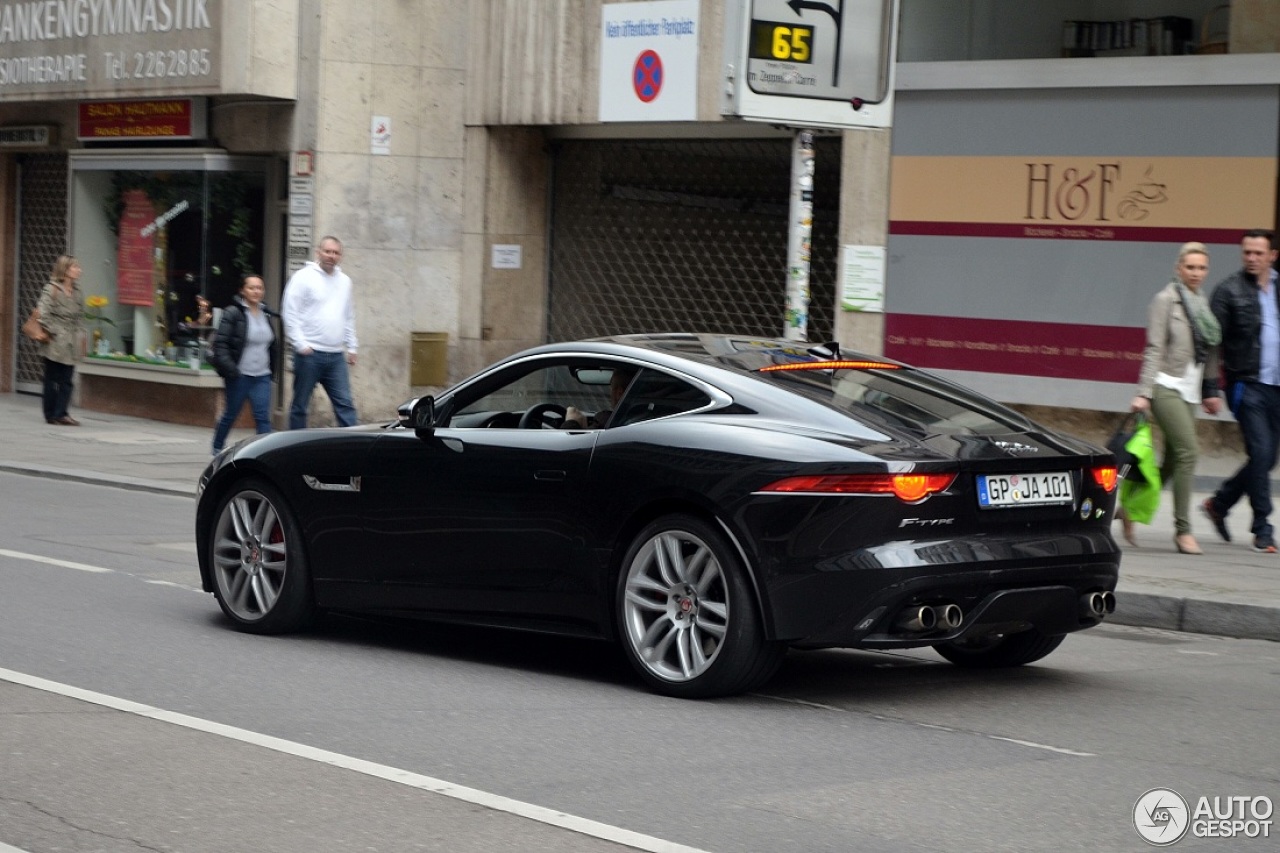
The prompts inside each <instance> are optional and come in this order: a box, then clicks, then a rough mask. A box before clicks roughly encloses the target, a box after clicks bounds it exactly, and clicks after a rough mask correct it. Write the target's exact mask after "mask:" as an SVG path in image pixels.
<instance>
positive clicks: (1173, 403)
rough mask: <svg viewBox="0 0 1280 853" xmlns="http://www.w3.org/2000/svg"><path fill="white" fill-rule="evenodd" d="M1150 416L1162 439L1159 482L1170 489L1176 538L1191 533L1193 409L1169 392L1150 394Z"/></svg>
mask: <svg viewBox="0 0 1280 853" xmlns="http://www.w3.org/2000/svg"><path fill="white" fill-rule="evenodd" d="M1151 415H1152V417H1154V418H1155V422H1156V425H1157V426H1159V427H1160V432H1161V433H1162V434H1163V435H1164V461H1163V462H1161V463H1160V481H1161V483H1163V484H1165V485H1172V487H1173V524H1174V531H1175V533H1176V534H1177V535H1178V536H1181V535H1182V534H1184V533H1190V532H1191V486H1192V479H1193V478H1194V477H1195V473H1196V407H1195V404H1194V403H1188V402H1187V401H1186V400H1184V399H1182V396H1181V395H1180V394H1179V393H1178V392H1177V391H1174V390H1173V389H1172V388H1165V387H1164V386H1163V385H1157V386H1155V388H1154V389H1152V392H1151Z"/></svg>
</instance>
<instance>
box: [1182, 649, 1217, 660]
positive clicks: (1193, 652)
mask: <svg viewBox="0 0 1280 853" xmlns="http://www.w3.org/2000/svg"><path fill="white" fill-rule="evenodd" d="M1177 651H1178V654H1180V655H1208V656H1209V657H1213V658H1216V657H1217V656H1218V653H1217V652H1201V651H1197V650H1196V649H1178V650H1177Z"/></svg>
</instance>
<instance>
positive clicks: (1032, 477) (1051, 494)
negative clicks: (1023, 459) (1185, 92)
mask: <svg viewBox="0 0 1280 853" xmlns="http://www.w3.org/2000/svg"><path fill="white" fill-rule="evenodd" d="M1073 501H1075V494H1074V493H1073V492H1072V488H1071V475H1070V474H1069V473H1066V472H1056V473H1052V474H979V475H978V506H980V507H982V508H983V509H1000V508H1003V507H1011V506H1013V507H1017V506H1048V505H1052V504H1069V503H1072V502H1073Z"/></svg>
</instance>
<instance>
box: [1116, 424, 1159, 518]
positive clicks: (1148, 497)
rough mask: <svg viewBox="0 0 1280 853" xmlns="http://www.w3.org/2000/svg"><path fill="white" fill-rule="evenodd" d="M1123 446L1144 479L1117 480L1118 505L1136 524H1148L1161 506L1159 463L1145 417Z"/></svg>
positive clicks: (1149, 425)
mask: <svg viewBox="0 0 1280 853" xmlns="http://www.w3.org/2000/svg"><path fill="white" fill-rule="evenodd" d="M1124 449H1125V450H1127V451H1129V452H1130V453H1132V454H1133V459H1134V464H1135V465H1137V466H1138V470H1139V471H1141V472H1142V476H1143V478H1144V479H1145V480H1146V482H1145V483H1144V482H1138V481H1137V480H1136V479H1125V480H1123V481H1122V482H1121V483H1120V506H1121V508H1122V509H1124V511H1125V514H1126V515H1127V516H1128V517H1129V518H1130V519H1131V520H1133V521H1136V522H1138V523H1139V524H1150V523H1151V519H1152V518H1154V517H1155V514H1156V509H1157V508H1159V506H1160V465H1159V463H1157V462H1156V449H1155V447H1154V446H1153V445H1152V443H1151V424H1150V422H1148V421H1147V420H1146V419H1145V418H1144V419H1143V420H1142V422H1141V423H1139V424H1138V428H1137V429H1136V430H1134V432H1133V437H1132V438H1130V439H1129V440H1128V441H1127V442H1125V445H1124Z"/></svg>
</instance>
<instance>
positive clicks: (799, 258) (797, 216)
mask: <svg viewBox="0 0 1280 853" xmlns="http://www.w3.org/2000/svg"><path fill="white" fill-rule="evenodd" d="M814 165H815V163H814V156H813V131H810V130H799V131H796V135H795V138H794V139H793V140H792V143H791V213H790V216H791V219H790V224H789V227H788V233H787V310H786V318H785V320H784V322H783V329H782V334H783V335H784V336H785V337H786V339H787V340H789V341H807V340H808V339H809V258H810V253H811V251H812V248H813V173H814Z"/></svg>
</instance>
